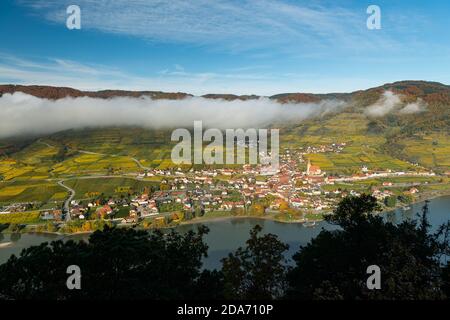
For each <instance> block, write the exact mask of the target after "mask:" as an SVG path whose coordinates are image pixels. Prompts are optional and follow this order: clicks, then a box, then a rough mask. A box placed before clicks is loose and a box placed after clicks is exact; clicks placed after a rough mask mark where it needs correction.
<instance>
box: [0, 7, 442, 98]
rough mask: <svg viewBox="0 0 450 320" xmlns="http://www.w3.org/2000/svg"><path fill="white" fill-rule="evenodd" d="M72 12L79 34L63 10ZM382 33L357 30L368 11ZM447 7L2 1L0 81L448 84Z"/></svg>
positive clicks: (321, 87)
mask: <svg viewBox="0 0 450 320" xmlns="http://www.w3.org/2000/svg"><path fill="white" fill-rule="evenodd" d="M70 4H77V5H79V6H80V8H81V30H69V29H68V28H67V27H66V18H67V14H66V8H67V6H68V5H70ZM371 4H375V5H378V6H379V7H380V9H381V24H382V28H381V30H369V29H367V27H366V19H367V17H368V14H367V13H366V9H367V7H368V6H369V5H371ZM449 13H450V2H448V1H418V0H397V1H395V0H390V1H377V0H373V1H364V0H355V1H347V0H343V1H318V0H316V1H314V0H313V1H296V0H284V1H278V0H230V1H225V0H221V1H213V0H195V1H194V0H192V1H190V0H165V1H161V0H148V1H144V0H140V1H125V0H115V1H101V0H79V1H77V0H71V1H65V0H43V1H30V0H19V1H10V0H6V1H1V3H0V30H1V31H0V32H1V39H2V40H1V44H0V82H1V83H20V84H45V85H58V86H70V87H75V88H79V89H91V90H98V89H107V88H112V89H133V90H162V91H183V92H189V93H193V94H204V93H235V94H252V93H254V94H260V95H271V94H275V93H282V92H315V93H323V92H346V91H353V90H358V89H365V88H368V87H371V86H376V85H381V84H383V83H386V82H393V81H398V80H405V79H411V80H413V79H414V80H417V79H420V80H430V81H439V82H443V83H446V84H450V32H448V30H449V27H450V22H449V19H448V14H449Z"/></svg>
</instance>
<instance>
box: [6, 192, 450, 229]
mask: <svg viewBox="0 0 450 320" xmlns="http://www.w3.org/2000/svg"><path fill="white" fill-rule="evenodd" d="M446 196H450V191H449V190H436V191H430V192H424V193H422V194H420V195H418V196H416V198H414V201H412V202H411V203H409V204H404V203H402V204H399V203H397V204H396V205H395V206H394V207H392V208H390V207H384V208H383V211H381V212H380V214H385V213H389V212H392V211H395V210H397V209H402V208H403V207H405V206H410V205H414V204H417V203H420V202H424V201H426V200H430V201H431V200H433V199H436V198H440V197H446ZM329 212H330V211H329V210H327V211H318V212H317V218H313V219H311V218H306V219H305V218H302V219H291V220H288V219H279V218H277V215H279V214H280V212H271V213H269V214H266V215H264V216H255V215H239V216H235V215H230V214H226V212H224V211H223V212H220V213H219V214H217V215H215V214H214V213H212V214H211V213H210V212H207V213H206V214H205V216H203V217H196V218H193V219H191V220H185V221H181V222H179V223H177V224H174V225H167V226H165V227H163V229H173V228H177V227H179V226H188V225H195V224H200V223H208V222H220V221H225V220H233V219H236V220H238V219H257V220H265V221H273V222H278V223H285V224H304V223H305V222H307V223H319V222H322V221H324V219H323V215H324V214H327V213H329ZM311 215H316V214H310V216H311ZM30 226H35V224H33V225H27V226H25V228H24V229H23V230H21V231H20V232H19V233H28V234H43V235H45V234H49V235H57V236H65V237H67V236H77V235H81V236H82V235H89V234H91V233H93V232H95V230H93V231H79V232H73V233H64V232H59V231H55V232H50V231H40V232H37V231H35V230H27V228H28V227H30ZM118 226H119V227H132V226H136V225H134V224H132V225H131V224H119V225H118ZM138 227H139V228H142V227H140V226H139V225H138ZM142 229H143V230H146V229H144V228H142ZM13 233H16V232H9V231H7V230H4V231H3V234H13Z"/></svg>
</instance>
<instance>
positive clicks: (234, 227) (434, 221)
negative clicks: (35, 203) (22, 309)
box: [0, 196, 450, 269]
mask: <svg viewBox="0 0 450 320" xmlns="http://www.w3.org/2000/svg"><path fill="white" fill-rule="evenodd" d="M422 206H423V203H416V204H414V205H411V209H409V210H402V209H397V210H395V211H393V212H389V213H386V214H385V218H386V219H387V220H388V221H391V222H395V223H398V222H401V221H403V220H404V219H412V218H414V217H415V216H416V213H418V212H420V211H421V208H422ZM429 208H430V215H429V220H430V223H431V225H432V226H433V229H434V230H435V229H436V228H437V227H438V226H439V225H441V224H443V223H445V222H446V221H448V220H450V196H446V197H441V198H436V199H433V200H431V201H430V205H429ZM202 224H204V225H206V226H208V227H209V229H210V232H209V234H208V235H207V236H206V239H205V240H206V243H207V244H208V246H209V253H208V257H207V258H206V259H205V260H204V267H205V268H210V269H212V268H219V267H220V260H221V259H222V258H223V257H225V256H227V254H228V253H229V252H231V251H234V250H236V249H237V248H238V247H239V246H242V245H244V244H245V241H246V240H247V239H248V237H249V231H250V230H251V229H252V228H253V227H254V226H255V225H257V224H259V225H261V226H262V227H263V232H264V233H273V234H276V235H278V237H279V238H280V239H281V240H282V241H283V242H285V243H287V244H289V252H288V254H287V257H288V258H290V257H291V256H292V254H293V253H295V252H296V251H297V250H298V248H299V246H300V245H305V244H306V243H307V242H308V241H309V240H310V239H311V238H313V237H315V236H317V235H318V234H319V232H320V230H321V229H322V228H325V229H332V228H336V227H335V226H332V225H329V224H328V223H326V222H320V223H317V224H316V225H315V226H314V227H304V226H303V225H302V224H297V223H280V222H274V221H270V220H263V219H253V218H229V219H228V218H225V219H220V220H215V221H209V222H202ZM196 228H197V225H196V224H190V225H183V226H180V227H177V230H179V231H180V232H187V231H188V230H196ZM88 237H89V236H88V235H73V236H59V235H51V234H18V235H1V234H0V240H1V241H0V263H4V262H5V261H6V260H7V259H8V258H9V256H10V255H11V254H16V255H17V254H19V253H20V251H21V250H22V249H23V248H27V247H29V246H32V245H37V244H40V243H42V242H45V241H52V240H57V239H87V238H88Z"/></svg>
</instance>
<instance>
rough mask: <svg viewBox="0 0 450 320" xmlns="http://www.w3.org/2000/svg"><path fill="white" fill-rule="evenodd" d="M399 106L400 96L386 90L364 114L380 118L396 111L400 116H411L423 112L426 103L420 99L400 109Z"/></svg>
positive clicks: (400, 102)
mask: <svg viewBox="0 0 450 320" xmlns="http://www.w3.org/2000/svg"><path fill="white" fill-rule="evenodd" d="M401 105H402V98H401V95H398V94H395V93H393V92H392V91H389V90H388V91H385V92H384V93H383V94H382V95H381V97H380V98H379V99H378V101H377V102H375V103H374V104H372V105H370V106H368V107H367V108H366V110H365V113H366V114H367V115H368V116H371V117H382V116H385V115H387V114H388V113H392V112H397V111H398V112H399V113H400V114H412V113H417V112H422V111H425V110H426V108H427V105H426V103H425V102H424V101H423V100H422V99H420V98H418V99H417V100H416V101H415V102H411V103H408V104H406V105H405V106H404V107H403V108H401ZM400 108H401V109H400Z"/></svg>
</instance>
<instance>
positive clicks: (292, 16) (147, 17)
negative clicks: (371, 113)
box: [19, 0, 395, 54]
mask: <svg viewBox="0 0 450 320" xmlns="http://www.w3.org/2000/svg"><path fill="white" fill-rule="evenodd" d="M36 2H37V1H35V0H21V1H19V3H21V4H22V5H23V6H26V7H29V8H31V9H32V10H33V12H35V13H37V14H39V15H41V16H44V17H45V18H46V19H47V20H49V21H51V22H55V23H61V25H64V23H65V20H66V18H67V14H66V12H65V10H63V9H62V8H65V7H67V6H68V5H70V4H72V2H73V1H71V0H70V1H69V0H43V1H39V5H36ZM77 5H79V6H80V8H81V17H82V18H81V21H82V24H81V25H82V29H88V30H89V29H95V30H100V31H102V32H106V33H113V34H125V35H131V36H136V37H140V38H146V39H149V40H156V41H162V42H177V43H180V42H181V43H194V44H196V45H203V44H213V45H214V46H217V47H226V48H227V49H228V50H231V51H245V50H248V49H254V48H261V47H267V46H270V47H271V48H272V49H273V50H275V49H276V50H281V51H283V50H288V51H289V50H292V49H294V48H295V50H294V52H295V53H296V54H298V53H299V51H298V49H299V48H302V54H305V53H306V51H310V52H311V50H313V51H314V48H315V49H317V48H322V49H323V45H331V46H332V47H333V48H334V50H336V48H338V47H347V48H351V49H352V50H353V49H354V47H355V45H357V46H358V50H361V49H362V48H363V47H365V48H369V49H377V50H379V49H381V48H385V49H388V48H393V47H394V46H395V41H393V40H392V39H390V38H389V37H387V36H386V35H384V36H376V35H375V33H368V32H367V29H366V27H365V18H366V13H365V10H363V9H361V10H360V11H355V10H351V9H347V8H343V7H339V6H336V5H329V4H327V5H326V6H325V5H324V6H321V5H319V4H318V3H317V2H315V3H313V4H311V3H310V4H308V5H306V4H304V3H302V2H290V1H278V0H242V1H233V0H215V1H210V0H170V1H167V0H145V1H144V0H114V1H100V0H78V1H77ZM276 44H279V46H276Z"/></svg>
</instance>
